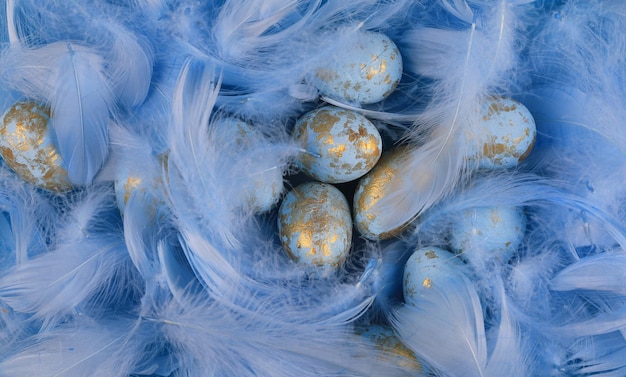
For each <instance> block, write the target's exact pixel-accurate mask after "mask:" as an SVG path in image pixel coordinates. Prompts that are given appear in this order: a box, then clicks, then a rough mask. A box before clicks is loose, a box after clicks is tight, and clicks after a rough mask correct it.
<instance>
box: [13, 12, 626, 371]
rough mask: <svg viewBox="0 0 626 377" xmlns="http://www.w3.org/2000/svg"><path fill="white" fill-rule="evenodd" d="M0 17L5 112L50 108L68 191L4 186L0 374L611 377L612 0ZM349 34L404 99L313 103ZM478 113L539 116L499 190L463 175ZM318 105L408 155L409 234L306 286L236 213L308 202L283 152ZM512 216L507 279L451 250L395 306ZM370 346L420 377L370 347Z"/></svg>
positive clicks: (272, 237) (619, 196) (263, 234)
mask: <svg viewBox="0 0 626 377" xmlns="http://www.w3.org/2000/svg"><path fill="white" fill-rule="evenodd" d="M0 5H2V7H1V8H0V112H1V113H4V112H5V111H6V110H7V109H8V108H9V107H10V106H11V105H12V104H13V103H15V102H16V101H18V100H24V99H32V100H37V101H40V102H43V103H46V104H47V105H49V106H50V107H51V109H52V120H51V122H50V125H49V126H50V127H51V128H52V130H53V131H54V135H55V137H56V141H57V143H58V149H59V152H60V154H61V155H62V157H63V162H64V167H65V168H66V169H67V170H68V173H69V179H70V181H71V182H72V184H74V185H75V189H74V190H72V191H70V192H65V193H53V192H49V191H45V190H42V189H39V188H36V187H34V186H32V185H30V184H28V183H26V182H25V181H23V180H22V179H21V178H20V177H19V176H18V175H17V174H15V173H14V172H13V171H12V170H11V169H10V168H9V167H8V166H6V164H4V162H3V163H2V164H1V165H0V212H1V213H0V376H3V377H4V376H7V377H8V376H120V377H122V376H123V377H130V376H172V377H175V376H296V375H304V376H319V375H323V376H345V375H348V376H394V375H424V376H427V375H435V376H490V377H493V376H626V332H625V329H626V288H624V287H626V253H625V252H624V249H623V248H624V247H626V186H625V181H624V177H625V176H626V154H625V152H626V128H625V127H626V124H625V122H626V121H625V120H626V102H625V101H624V98H626V3H624V2H622V1H621V0H559V1H556V0H555V1H549V0H534V1H533V0H345V1H332V0H219V1H218V0H216V1H195V0H194V1H192V0H109V1H107V0H67V1H60V0H0ZM359 30H375V31H379V32H382V33H385V34H386V35H388V36H389V37H390V38H391V39H392V40H393V41H394V42H395V43H396V44H397V46H398V48H399V50H400V53H401V54H402V59H403V62H404V74H403V77H402V80H401V82H400V83H399V85H398V87H397V89H396V90H395V92H393V93H392V94H391V95H390V96H389V97H388V98H387V99H385V100H384V101H383V102H380V103H376V104H372V105H367V106H363V107H361V106H359V105H358V104H354V103H337V102H336V101H332V100H330V99H327V98H325V97H323V96H320V94H319V93H318V91H317V89H316V88H315V87H314V85H313V80H312V77H313V75H314V74H315V71H316V69H317V68H318V67H320V66H322V65H323V64H324V63H325V62H327V61H328V60H329V58H330V57H332V56H334V55H335V54H342V53H344V51H346V50H347V48H346V46H350V45H351V44H352V43H353V41H354V38H356V35H357V33H358V31H359ZM491 96H507V97H511V98H514V99H516V100H518V101H520V102H521V103H523V104H524V105H525V106H526V107H528V109H529V110H530V111H531V113H532V114H533V117H534V118H535V122H536V126H537V140H536V142H535V146H534V149H533V151H532V152H531V154H530V155H529V156H528V158H527V159H525V160H524V161H522V162H521V163H520V164H519V165H518V166H516V167H515V168H512V169H506V170H505V169H501V170H494V171H483V170H478V169H477V168H476V166H474V165H473V164H472V163H471V162H468V159H467V158H466V157H467V155H468V153H469V151H468V150H467V145H468V144H467V143H466V139H465V138H466V135H467V134H468V133H471V131H472V130H474V129H475V127H476V124H477V119H476V118H477V116H476V114H477V109H480V104H481V102H482V101H484V100H485V99H487V98H490V97H491ZM325 101H332V102H333V103H334V104H338V105H340V106H342V107H345V108H352V109H356V111H360V112H362V113H363V114H364V115H366V116H367V117H369V118H370V119H371V120H372V121H373V122H374V123H375V125H376V126H377V128H378V129H379V130H380V132H381V134H382V136H383V140H384V149H385V150H388V149H391V148H392V146H394V145H395V144H400V143H404V144H408V145H409V146H410V148H409V149H407V155H406V156H405V157H406V159H405V161H404V162H405V164H404V165H403V166H402V168H401V169H400V171H401V174H400V178H398V179H399V181H398V182H399V184H398V185H396V186H395V187H396V190H395V191H394V192H391V193H389V195H388V196H387V197H386V198H385V200H383V201H381V202H380V204H379V205H380V207H379V210H380V213H381V219H382V221H383V222H384V223H385V224H387V225H389V226H391V227H393V226H397V225H400V224H403V223H405V222H406V221H407V220H412V223H411V225H410V226H409V227H408V228H407V229H406V230H405V231H404V233H402V234H401V235H399V236H397V237H395V238H393V239H391V240H386V241H376V242H374V241H368V240H365V239H364V238H362V237H360V236H359V234H358V233H357V232H355V235H354V237H353V245H352V250H351V254H350V257H349V258H348V260H347V262H346V264H345V265H344V266H343V267H342V268H341V269H340V270H339V271H337V272H336V273H332V274H325V275H321V274H320V273H319V271H318V270H317V269H316V268H314V267H307V266H305V265H301V264H297V263H295V262H293V261H291V260H290V259H289V258H288V257H287V255H286V253H285V252H284V251H283V250H282V247H281V246H280V241H279V240H278V236H277V229H276V217H277V208H276V206H274V208H273V209H272V210H270V211H267V212H263V213H257V212H256V211H255V208H254V206H252V205H250V202H249V195H250V191H251V190H250V187H254V185H255V184H257V183H258V181H259V176H260V175H262V174H264V173H266V172H267V171H270V170H272V171H276V170H278V171H280V172H281V173H282V174H283V175H284V190H283V192H287V191H288V190H290V189H291V188H293V187H294V186H295V185H297V184H298V183H300V182H302V181H303V180H305V178H303V176H302V175H301V174H298V172H297V171H296V169H295V167H294V166H295V165H294V164H293V163H292V162H293V160H294V158H296V157H297V155H298V153H300V149H299V147H298V146H297V145H296V143H295V142H294V141H293V140H292V139H291V137H290V133H291V130H292V128H293V125H294V123H295V121H296V120H297V118H298V117H300V116H301V115H303V114H304V113H306V112H307V111H309V110H312V109H314V108H316V107H317V106H321V105H322V104H325V103H326V102H325ZM229 116H234V117H238V118H241V119H243V120H245V121H247V122H248V123H250V124H251V125H252V126H253V127H254V129H255V131H258V134H257V137H255V138H254V139H253V140H251V141H250V142H249V143H248V144H247V145H246V146H245V148H243V147H242V146H241V143H239V142H238V141H237V140H235V139H233V137H232V132H230V130H224V129H221V128H220V127H223V126H220V124H224V123H220V122H219V120H221V119H223V118H226V117H229ZM424 176H427V177H431V178H432V179H430V180H429V181H428V182H429V183H428V184H423V185H422V184H419V185H418V184H417V182H419V179H420V177H424ZM129 178H132V180H131V181H128V179H129ZM129 182H132V183H133V187H132V189H129V190H128V191H127V192H126V191H125V192H124V193H125V194H127V195H126V197H124V195H122V198H124V199H125V200H124V205H123V209H122V210H120V208H118V204H119V203H118V202H119V191H120V190H121V188H124V184H125V183H129ZM339 186H340V188H341V189H342V190H343V191H344V192H345V193H346V195H347V196H348V198H349V199H350V195H352V191H353V190H354V184H345V185H339ZM116 190H117V194H118V197H117V198H116ZM507 205H508V206H518V207H522V208H523V209H524V214H525V216H526V219H527V225H526V229H525V233H524V238H523V240H522V243H521V245H520V247H519V248H518V250H517V251H516V252H515V253H514V255H513V256H512V258H511V259H509V260H502V259H499V258H489V257H488V254H485V253H478V252H477V253H476V254H470V252H469V251H467V255H464V256H462V259H463V260H464V264H463V268H460V269H458V271H454V273H452V274H450V277H449V278H448V279H446V280H445V281H443V282H442V285H441V286H437V288H436V289H433V290H432V291H431V294H430V295H429V296H428V297H426V298H425V299H424V300H423V301H421V302H419V303H418V304H417V305H407V304H405V303H404V301H403V297H402V274H403V268H404V263H405V262H406V260H407V259H408V258H409V256H410V255H411V253H412V252H413V251H414V250H415V249H416V248H418V247H422V246H439V247H444V248H445V247H448V245H449V242H450V234H449V232H450V229H451V224H452V223H453V222H454V221H455V217H457V216H459V214H460V213H462V212H463V211H464V210H466V209H471V208H474V207H488V206H507ZM415 214H418V215H419V216H417V217H415ZM371 324H383V325H385V326H388V327H389V328H391V329H392V330H393V331H394V333H395V335H396V336H397V337H398V338H399V339H400V340H401V341H402V342H403V343H404V344H405V345H406V346H407V347H408V348H410V349H411V350H412V351H413V352H414V353H415V354H416V356H417V359H418V360H419V361H420V363H421V364H422V368H421V369H415V368H411V367H410V365H409V364H407V363H401V362H398V356H397V354H395V353H394V352H393V350H389V349H387V350H381V349H380V348H378V347H376V344H375V343H374V342H372V341H371V340H369V339H368V338H366V337H364V336H361V335H360V333H361V332H362V331H361V330H362V329H363V328H367V327H368V326H369V325H371Z"/></svg>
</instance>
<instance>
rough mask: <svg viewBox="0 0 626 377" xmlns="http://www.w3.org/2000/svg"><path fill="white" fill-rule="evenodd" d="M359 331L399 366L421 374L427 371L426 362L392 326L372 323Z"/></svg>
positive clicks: (358, 331) (358, 330)
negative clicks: (398, 335) (399, 337)
mask: <svg viewBox="0 0 626 377" xmlns="http://www.w3.org/2000/svg"><path fill="white" fill-rule="evenodd" d="M357 333H360V334H361V336H363V337H365V338H366V339H368V340H369V341H370V342H371V343H373V344H374V346H375V347H376V348H377V349H378V350H380V351H382V352H384V354H385V356H386V357H388V358H391V359H392V361H394V362H395V363H396V364H397V365H398V366H399V367H401V368H403V369H410V370H413V371H415V372H416V373H418V374H420V375H421V374H422V373H425V372H427V371H426V370H425V369H424V363H423V362H421V361H420V360H419V359H418V358H417V356H415V353H414V352H413V351H411V349H410V348H408V347H407V346H405V345H404V344H403V343H402V342H401V341H400V339H398V337H397V336H396V334H394V332H393V329H392V328H391V327H389V326H383V325H379V324H371V325H368V326H366V327H362V328H358V329H357Z"/></svg>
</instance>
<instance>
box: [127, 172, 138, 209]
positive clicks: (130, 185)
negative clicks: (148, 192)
mask: <svg viewBox="0 0 626 377" xmlns="http://www.w3.org/2000/svg"><path fill="white" fill-rule="evenodd" d="M139 184H141V178H139V177H134V176H130V177H128V178H127V179H126V182H124V205H126V203H128V199H129V198H130V193H131V192H132V191H133V190H134V189H136V188H137V187H138V186H139Z"/></svg>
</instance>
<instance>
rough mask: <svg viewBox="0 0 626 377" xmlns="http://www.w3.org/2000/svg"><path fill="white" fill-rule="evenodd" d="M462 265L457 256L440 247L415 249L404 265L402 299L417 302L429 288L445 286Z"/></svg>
mask: <svg viewBox="0 0 626 377" xmlns="http://www.w3.org/2000/svg"><path fill="white" fill-rule="evenodd" d="M463 266H464V264H463V262H462V261H461V260H460V259H459V257H458V256H456V255H454V254H452V253H451V252H449V251H447V250H444V249H442V248H439V247H434V246H433V247H423V248H419V249H417V250H415V251H414V252H413V254H411V256H410V257H409V259H408V260H407V261H406V263H405V265H404V274H403V279H402V283H403V284H402V288H403V293H404V301H405V302H406V303H407V304H411V303H417V302H419V300H420V298H422V297H427V296H428V295H429V290H431V289H433V288H436V287H445V286H446V285H448V283H449V282H450V281H451V279H452V278H454V276H455V275H456V274H458V272H459V270H460V269H461V268H463ZM457 276H458V275H457Z"/></svg>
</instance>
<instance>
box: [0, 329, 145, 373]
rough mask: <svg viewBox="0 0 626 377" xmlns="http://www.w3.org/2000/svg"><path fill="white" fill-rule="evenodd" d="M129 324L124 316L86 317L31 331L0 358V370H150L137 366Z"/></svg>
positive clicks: (134, 345) (137, 352)
mask: <svg viewBox="0 0 626 377" xmlns="http://www.w3.org/2000/svg"><path fill="white" fill-rule="evenodd" d="M132 326H133V322H131V321H129V320H128V319H125V318H111V319H109V320H104V321H101V322H96V321H93V320H91V319H87V318H85V319H83V320H81V321H79V322H71V323H66V324H64V325H61V326H59V327H58V328H55V329H54V330H51V331H47V332H42V333H40V334H37V335H33V336H32V337H29V338H27V339H25V340H24V341H22V342H20V343H19V344H18V346H17V347H16V352H15V353H14V354H12V355H9V356H8V357H6V356H5V357H2V358H0V360H1V361H0V370H1V372H0V374H1V375H2V376H7V377H13V376H15V377H17V376H29V375H39V376H49V377H62V376H67V377H69V376H76V377H78V376H85V377H86V376H119V377H122V376H128V375H130V374H132V373H133V372H134V371H137V372H141V373H146V372H148V373H150V372H151V370H136V368H137V367H138V365H137V364H138V361H139V360H140V359H139V358H135V357H137V355H138V354H139V352H140V351H141V348H140V347H141V343H140V342H138V344H136V343H135V344H133V340H132V338H129V337H128V333H129V331H130V330H131V329H132ZM124 352H127V354H126V355H124ZM152 369H154V368H152Z"/></svg>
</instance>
